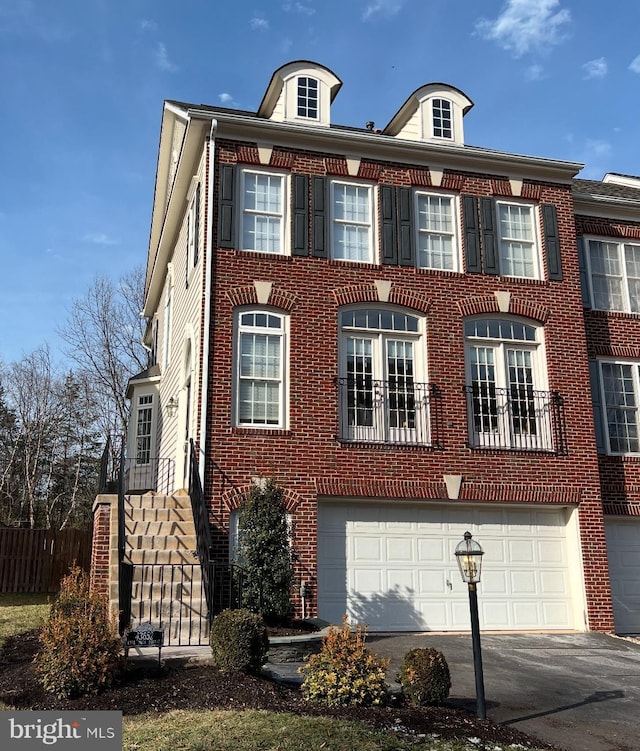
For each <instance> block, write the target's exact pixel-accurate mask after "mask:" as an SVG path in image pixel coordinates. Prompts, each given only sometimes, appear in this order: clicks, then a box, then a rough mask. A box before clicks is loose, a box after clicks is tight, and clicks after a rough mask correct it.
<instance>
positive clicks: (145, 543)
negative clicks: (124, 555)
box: [125, 534, 197, 551]
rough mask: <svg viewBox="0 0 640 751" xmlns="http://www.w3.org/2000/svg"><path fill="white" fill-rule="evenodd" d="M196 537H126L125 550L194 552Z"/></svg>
mask: <svg viewBox="0 0 640 751" xmlns="http://www.w3.org/2000/svg"><path fill="white" fill-rule="evenodd" d="M196 545H197V543H196V536H195V534H191V535H169V536H164V535H127V540H126V544H125V548H130V549H131V550H150V551H156V550H195V549H196Z"/></svg>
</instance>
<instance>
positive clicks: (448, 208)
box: [415, 191, 458, 271]
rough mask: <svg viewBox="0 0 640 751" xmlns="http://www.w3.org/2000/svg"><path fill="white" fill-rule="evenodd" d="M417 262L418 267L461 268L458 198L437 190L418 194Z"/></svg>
mask: <svg viewBox="0 0 640 751" xmlns="http://www.w3.org/2000/svg"><path fill="white" fill-rule="evenodd" d="M415 212H416V233H417V242H416V249H417V252H416V265H417V266H418V268H419V269H444V270H447V271H457V270H458V239H457V233H456V228H457V226H458V219H457V211H456V199H455V197H454V196H449V195H440V194H438V193H423V192H421V191H418V192H416V194H415Z"/></svg>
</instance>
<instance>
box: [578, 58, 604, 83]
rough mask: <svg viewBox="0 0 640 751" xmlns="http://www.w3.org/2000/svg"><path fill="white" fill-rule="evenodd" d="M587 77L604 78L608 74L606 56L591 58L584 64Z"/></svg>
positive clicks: (583, 67) (583, 68)
mask: <svg viewBox="0 0 640 751" xmlns="http://www.w3.org/2000/svg"><path fill="white" fill-rule="evenodd" d="M582 70H584V74H585V75H584V77H585V78H604V77H605V76H606V75H607V71H608V67H607V61H606V60H605V59H604V57H598V58H597V59H595V60H589V62H587V63H585V64H584V65H583V66H582Z"/></svg>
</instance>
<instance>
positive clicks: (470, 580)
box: [455, 532, 487, 720]
mask: <svg viewBox="0 0 640 751" xmlns="http://www.w3.org/2000/svg"><path fill="white" fill-rule="evenodd" d="M455 553H456V560H457V561H458V567H459V568H460V573H461V574H462V581H464V582H466V583H467V585H468V586H469V609H470V610H471V639H472V640H473V669H474V672H475V676H476V714H477V715H478V717H479V718H480V719H481V720H486V719H487V710H486V708H485V704H484V675H483V673H482V649H481V647H480V621H479V619H478V593H477V590H476V584H477V583H478V582H479V581H480V572H481V570H482V556H483V555H484V550H483V549H482V548H481V547H480V545H479V543H477V542H476V541H475V540H472V539H471V532H465V533H464V540H462V542H459V543H458V544H457V545H456V551H455Z"/></svg>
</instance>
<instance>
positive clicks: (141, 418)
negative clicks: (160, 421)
mask: <svg viewBox="0 0 640 751" xmlns="http://www.w3.org/2000/svg"><path fill="white" fill-rule="evenodd" d="M152 424H153V395H152V394H144V395H142V396H139V397H138V404H137V408H136V464H143V465H146V464H149V462H150V461H151V438H152V433H151V428H152Z"/></svg>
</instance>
